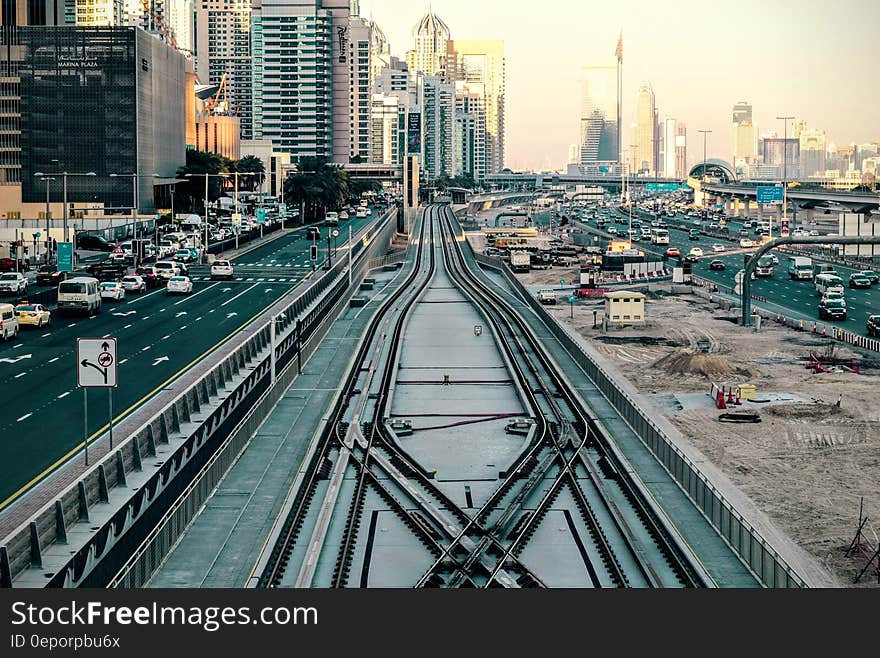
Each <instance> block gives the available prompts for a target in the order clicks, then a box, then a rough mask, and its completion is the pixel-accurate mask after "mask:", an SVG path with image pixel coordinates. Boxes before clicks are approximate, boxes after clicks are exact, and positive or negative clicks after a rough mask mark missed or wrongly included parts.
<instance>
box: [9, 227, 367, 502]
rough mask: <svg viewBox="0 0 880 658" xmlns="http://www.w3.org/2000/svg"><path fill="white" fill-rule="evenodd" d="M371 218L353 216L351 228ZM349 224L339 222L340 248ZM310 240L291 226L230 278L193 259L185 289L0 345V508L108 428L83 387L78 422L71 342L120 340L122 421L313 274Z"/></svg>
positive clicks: (26, 331)
mask: <svg viewBox="0 0 880 658" xmlns="http://www.w3.org/2000/svg"><path fill="white" fill-rule="evenodd" d="M376 217H378V214H374V215H373V216H371V217H368V218H364V219H353V220H351V222H350V224H351V227H352V230H353V231H354V232H357V231H358V230H360V229H361V228H362V227H363V226H364V225H366V224H367V223H369V222H371V221H372V220H373V219H375V218H376ZM348 224H349V223H348V222H343V223H341V224H340V227H339V230H340V236H339V238H338V240H339V245H340V246H342V245H343V244H344V241H345V240H347V232H348ZM326 231H327V229H326V228H324V227H322V228H321V234H322V238H323V240H322V241H321V242H319V259H323V258H325V257H326V253H327V240H326ZM343 236H344V238H343ZM310 244H311V241H309V240H306V238H305V232H304V231H301V230H300V231H295V232H292V233H289V234H287V235H285V236H283V237H280V238H277V239H275V240H273V241H270V242H266V243H264V244H262V245H260V246H258V247H257V248H255V249H253V250H251V251H249V252H247V253H244V254H241V255H240V256H239V257H237V258H236V259H235V260H234V261H233V262H234V266H235V274H234V279H233V280H231V281H211V280H210V271H209V268H208V266H204V265H191V266H190V268H189V269H190V277H191V278H192V280H193V283H194V287H193V292H192V293H191V294H189V295H185V296H177V297H174V296H170V295H168V294H167V293H166V291H165V289H164V288H160V289H158V290H152V291H149V292H147V293H145V294H140V295H137V294H135V295H129V296H127V297H126V298H125V300H123V301H122V302H112V301H109V300H104V305H103V308H102V310H101V312H100V313H99V314H98V315H96V316H94V317H87V316H67V315H61V314H59V313H57V312H53V314H52V321H51V324H50V326H49V327H47V328H46V329H44V330H42V331H38V330H36V329H31V328H30V327H23V328H22V329H21V331H20V332H19V335H18V339H17V340H14V341H9V342H6V343H0V386H2V390H3V408H4V410H5V413H4V414H3V416H2V417H0V501H2V502H0V509H3V508H5V507H6V506H7V505H9V503H11V502H12V501H13V500H14V499H15V498H16V497H18V496H19V495H21V494H22V493H23V492H24V491H26V490H27V489H28V488H29V487H30V486H32V485H33V484H35V483H36V482H37V481H39V480H40V479H42V478H43V477H45V476H46V475H47V474H48V473H50V472H51V471H52V470H53V469H54V468H55V467H57V466H59V465H60V464H62V463H63V462H64V461H66V460H67V459H68V458H69V457H70V456H71V455H73V454H74V453H76V452H77V451H78V450H81V448H82V444H83V439H84V436H85V435H86V434H88V436H89V440H94V439H95V438H97V437H98V436H100V435H101V434H102V433H103V432H104V431H105V430H106V428H107V424H108V419H109V404H108V393H107V391H106V390H98V389H95V390H92V391H90V392H89V399H88V427H87V428H84V421H83V392H82V391H80V390H77V384H76V369H75V365H76V339H77V338H80V337H114V338H116V339H117V341H118V353H117V360H118V366H119V371H118V377H119V386H118V388H116V389H115V390H114V391H113V407H114V422H115V423H118V422H119V421H121V420H122V419H123V418H125V417H126V416H127V415H129V414H131V413H132V412H133V411H134V410H135V409H137V408H138V407H139V406H140V405H142V404H143V403H144V402H146V401H147V400H149V399H150V398H151V397H153V396H154V395H155V394H156V393H157V392H159V391H160V390H161V389H162V388H163V387H164V386H166V385H167V384H168V383H170V382H171V381H172V380H173V379H174V378H176V377H177V376H179V375H180V374H181V373H183V372H184V371H185V370H187V369H189V368H190V367H191V366H192V365H194V364H195V363H197V362H198V361H199V360H201V359H203V358H204V357H205V356H206V355H207V354H209V353H210V352H212V351H213V350H215V349H217V348H218V347H220V346H221V345H222V344H223V343H224V342H225V341H227V340H228V339H229V338H230V337H232V336H233V335H235V334H236V333H237V332H238V331H239V330H240V329H241V328H242V327H244V326H245V325H247V324H248V323H249V322H251V320H252V319H253V318H254V317H256V316H258V315H259V314H261V313H262V312H263V311H264V310H265V309H267V308H268V307H270V306H271V305H272V304H274V303H275V302H276V301H277V300H278V299H279V298H281V297H282V296H284V295H286V294H287V293H289V292H290V291H291V290H292V289H293V288H295V287H296V286H297V285H299V284H300V283H301V282H302V281H303V280H304V279H306V278H308V277H309V276H311V273H312V264H311V261H310V260H309V246H310ZM345 253H347V251H346V250H345V249H341V250H340V251H339V252H338V255H339V256H340V257H341V256H342V255H344V254H345ZM334 260H335V256H334ZM319 266H320V262H319Z"/></svg>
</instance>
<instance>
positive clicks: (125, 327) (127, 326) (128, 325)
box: [105, 324, 131, 338]
mask: <svg viewBox="0 0 880 658" xmlns="http://www.w3.org/2000/svg"><path fill="white" fill-rule="evenodd" d="M129 327H131V325H130V324H127V325H125V326H124V327H123V329H128V328H129ZM105 338H106V336H105Z"/></svg>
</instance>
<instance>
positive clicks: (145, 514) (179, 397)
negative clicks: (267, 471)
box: [0, 215, 394, 587]
mask: <svg viewBox="0 0 880 658" xmlns="http://www.w3.org/2000/svg"><path fill="white" fill-rule="evenodd" d="M393 227H394V222H393V215H392V216H390V217H388V218H387V220H386V221H384V222H380V223H379V224H378V225H377V226H376V227H372V228H369V229H365V230H363V231H362V232H361V233H360V234H359V235H358V240H357V241H356V242H355V243H354V249H353V259H356V260H354V263H355V265H356V266H357V267H358V268H362V267H363V265H361V263H364V261H368V260H369V257H370V256H374V255H375V253H376V252H378V251H379V250H380V249H382V248H383V244H384V242H383V241H384V240H385V238H388V239H389V240H390V235H391V232H392V231H393ZM347 266H348V262H347V260H346V259H342V260H340V261H337V263H335V265H334V266H333V268H332V269H331V271H329V272H327V273H326V274H325V275H324V276H322V277H320V278H317V279H315V280H313V281H312V282H311V283H309V284H308V286H307V287H306V288H305V289H304V290H302V291H300V292H299V294H298V295H297V296H296V297H295V298H294V299H293V300H292V301H280V302H279V303H278V304H277V305H276V306H275V307H274V308H273V309H272V310H271V311H269V312H267V314H266V315H264V316H263V318H262V319H261V320H257V321H255V323H254V324H252V325H251V326H250V328H249V329H247V330H244V331H243V332H242V334H240V335H239V337H236V338H233V339H231V342H230V343H229V344H227V345H226V346H224V348H223V349H224V350H225V351H227V355H226V356H225V357H224V358H222V359H220V360H219V361H218V362H217V363H215V364H214V365H212V366H210V367H208V368H207V369H206V371H205V372H203V373H201V374H200V375H198V376H197V377H196V378H195V380H194V381H193V382H192V383H191V384H189V385H187V386H186V387H185V388H184V389H183V390H182V391H180V392H179V393H177V394H176V395H174V397H173V398H171V400H170V401H168V402H167V403H166V404H165V406H164V407H162V409H161V411H159V412H158V413H157V414H155V415H154V416H153V417H151V418H150V419H149V420H148V421H146V422H145V423H143V424H142V425H140V427H139V428H137V429H136V430H135V431H133V432H131V433H130V434H129V435H128V437H127V438H126V439H124V440H123V441H121V442H120V443H118V444H117V445H116V446H115V448H114V449H113V450H112V451H111V452H109V453H107V454H106V455H105V456H104V457H103V458H101V459H100V460H99V461H98V463H96V464H95V465H94V466H93V467H91V468H90V469H89V470H88V471H87V472H86V473H85V474H83V475H82V476H81V477H80V478H79V479H78V481H77V482H75V483H73V484H71V485H70V486H68V487H67V488H66V489H65V490H64V491H63V492H62V493H61V494H60V495H59V496H58V498H57V499H56V500H55V501H53V502H51V503H47V504H46V505H45V506H43V508H41V509H40V511H38V512H37V513H36V514H34V515H33V516H32V517H31V518H30V519H29V520H28V521H27V522H25V523H24V524H22V525H21V526H19V528H17V529H16V530H15V531H14V532H13V533H11V534H10V535H9V536H8V537H7V538H6V539H5V540H4V541H3V544H2V545H0V587H2V586H7V587H9V586H11V585H12V580H13V579H14V578H15V577H16V576H17V575H18V574H20V573H21V572H22V571H24V570H25V569H28V568H29V567H35V566H36V567H39V566H41V563H42V558H41V555H42V552H43V550H44V549H45V548H46V547H48V546H50V545H51V544H54V543H56V542H59V541H61V542H65V541H66V539H67V533H68V527H70V526H73V525H76V524H77V523H82V522H86V523H88V519H89V509H90V508H91V507H92V506H94V505H95V504H97V503H101V502H108V501H109V497H110V491H111V490H112V489H113V488H115V487H118V486H126V482H127V480H128V479H133V478H135V477H138V478H140V479H141V480H144V481H143V483H142V484H141V486H139V487H137V489H138V490H137V491H136V492H135V493H134V494H133V495H132V496H131V498H129V499H128V500H127V501H126V502H124V503H122V505H121V507H120V508H119V509H117V511H116V513H115V514H113V515H112V517H111V518H110V519H109V520H108V521H107V522H106V523H105V524H104V525H103V526H102V527H100V529H99V530H97V531H96V532H94V534H93V535H92V536H91V537H90V538H89V539H88V540H87V541H86V543H85V545H83V546H81V547H79V548H78V549H77V550H75V551H72V553H73V554H72V556H71V557H70V559H69V561H68V562H67V565H66V567H64V568H60V569H56V570H55V572H54V573H53V574H52V575H51V577H47V579H46V582H45V585H46V586H65V587H70V586H78V585H81V584H88V585H95V584H103V583H100V582H95V577H92V576H91V572H92V571H93V570H95V569H96V567H98V565H99V563H100V562H101V560H102V559H104V558H105V557H106V556H108V555H109V554H110V553H111V552H112V551H113V550H114V549H115V548H116V546H117V544H120V541H121V539H122V537H123V536H126V541H127V542H131V541H134V540H138V541H137V542H136V543H135V544H134V547H137V546H138V545H139V544H140V543H141V541H142V540H143V539H146V536H147V534H148V533H149V530H150V529H151V528H153V527H154V526H155V522H154V521H158V517H156V507H162V505H158V506H157V505H154V504H155V503H157V501H159V502H161V503H162V504H164V505H165V506H166V507H165V508H166V509H167V506H172V505H173V504H174V503H175V501H177V500H180V499H183V502H182V503H181V504H180V505H178V506H177V512H176V513H177V516H176V517H173V518H170V519H169V520H168V523H167V524H166V525H167V526H168V530H165V531H163V532H165V533H166V534H164V535H162V536H161V537H159V536H158V535H157V546H160V547H161V546H164V547H165V548H166V549H167V548H168V547H169V546H170V544H169V542H170V541H171V540H172V537H174V536H176V535H175V534H174V529H175V528H177V529H178V531H179V529H180V527H181V523H182V519H185V518H187V514H191V513H192V512H193V511H194V509H197V507H196V508H193V505H194V504H195V501H196V500H198V498H199V496H200V495H202V494H203V493H204V491H205V487H209V486H211V484H212V482H213V483H214V484H216V481H218V480H217V478H218V477H220V474H221V473H222V472H225V469H226V468H228V466H229V465H231V463H232V462H233V461H234V455H237V454H238V453H239V452H240V450H241V447H242V446H243V445H244V443H243V442H242V441H244V439H234V440H233V441H229V440H227V439H228V438H229V437H233V438H234V437H236V436H239V435H240V436H249V434H248V431H249V430H252V429H256V427H257V426H258V424H259V423H258V421H259V419H260V416H259V414H258V413H256V412H255V408H257V407H258V405H260V404H261V401H263V400H267V399H268V398H267V397H266V395H265V394H266V391H268V390H270V388H271V382H270V381H269V379H270V376H271V375H270V371H271V367H270V366H271V360H270V355H271V352H272V343H273V341H272V338H273V337H272V330H271V327H270V322H273V321H274V322H275V325H276V331H277V333H278V335H277V337H276V340H275V356H276V367H277V368H279V369H282V368H285V366H286V365H287V364H288V363H290V362H291V361H292V360H293V358H294V357H295V355H296V354H297V353H298V351H301V350H302V349H310V346H313V345H315V344H317V343H316V341H317V340H318V339H317V338H316V335H317V334H316V332H320V331H322V328H323V327H325V326H326V323H327V322H328V317H329V315H330V313H331V309H333V308H335V307H337V305H338V304H339V303H340V299H341V298H342V297H343V294H344V292H345V291H346V290H347V289H348V276H347V273H346V268H347ZM360 271H363V270H362V269H360ZM297 348H300V349H299V350H297ZM288 371H289V369H288ZM184 376H186V375H184ZM264 404H265V403H264ZM258 408H259V409H264V407H258ZM201 414H205V415H206V417H205V418H199V419H198V420H195V417H196V416H197V415H201ZM254 419H256V420H254ZM254 423H257V424H254ZM181 433H182V434H183V436H182V437H181V438H178V435H180V434H181ZM171 438H173V439H174V441H175V446H174V450H173V451H172V453H173V454H172V455H171V456H170V457H166V458H165V459H163V460H161V461H158V462H157V463H156V464H155V466H156V469H155V472H154V473H152V475H149V476H147V475H145V474H144V471H145V469H144V466H143V462H144V460H146V459H148V458H151V457H155V456H156V447H157V445H160V444H168V443H169V442H170V441H169V439H171ZM183 471H185V472H186V473H187V474H189V473H192V474H193V475H195V474H196V473H200V472H201V473H205V474H206V477H204V478H203V484H193V481H192V479H191V478H190V479H188V480H187V479H185V478H179V477H177V476H178V475H180V474H181V472H183ZM208 473H210V474H208ZM190 485H192V486H190ZM128 486H131V484H130V483H129V485H128ZM188 487H189V489H188ZM212 488H213V487H212ZM208 491H210V489H209V490H208ZM187 497H189V500H190V502H186V499H187ZM151 517H155V518H151ZM141 521H143V522H144V523H142V524H141V525H143V526H145V527H143V528H137V527H136V526H137V524H138V523H139V522H141ZM148 522H149V523H148ZM138 531H140V536H139V532H138ZM129 555H130V553H129ZM157 555H158V553H153V557H152V558H146V559H145V560H144V561H143V562H140V563H138V565H137V567H136V568H137V569H141V570H144V572H146V571H145V570H146V569H147V568H148V567H149V565H150V561H151V559H152V560H153V561H155V558H156V556H157ZM127 557H128V556H126V558H127ZM124 561H125V559H124V558H123V559H120V560H119V564H117V565H116V566H115V567H113V565H112V564H111V565H108V566H106V567H102V568H103V569H104V570H105V571H107V570H108V569H109V572H108V573H106V574H105V575H106V578H104V582H107V581H109V580H110V578H112V577H113V576H114V574H116V573H117V571H118V568H119V566H120V565H121V564H122V563H123V562H124ZM108 562H111V560H108Z"/></svg>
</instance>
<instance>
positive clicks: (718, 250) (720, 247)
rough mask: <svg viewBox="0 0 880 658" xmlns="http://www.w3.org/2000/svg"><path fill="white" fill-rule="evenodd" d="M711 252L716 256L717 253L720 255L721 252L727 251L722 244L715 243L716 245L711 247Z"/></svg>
mask: <svg viewBox="0 0 880 658" xmlns="http://www.w3.org/2000/svg"><path fill="white" fill-rule="evenodd" d="M712 251H713V252H715V253H716V254H718V253H721V252H722V251H727V247H725V246H724V245H723V244H717V243H716V244H713V245H712Z"/></svg>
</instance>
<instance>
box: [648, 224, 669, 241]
mask: <svg viewBox="0 0 880 658" xmlns="http://www.w3.org/2000/svg"><path fill="white" fill-rule="evenodd" d="M651 243H652V244H669V231H668V230H666V229H665V228H655V229H651Z"/></svg>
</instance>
